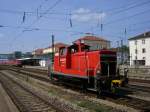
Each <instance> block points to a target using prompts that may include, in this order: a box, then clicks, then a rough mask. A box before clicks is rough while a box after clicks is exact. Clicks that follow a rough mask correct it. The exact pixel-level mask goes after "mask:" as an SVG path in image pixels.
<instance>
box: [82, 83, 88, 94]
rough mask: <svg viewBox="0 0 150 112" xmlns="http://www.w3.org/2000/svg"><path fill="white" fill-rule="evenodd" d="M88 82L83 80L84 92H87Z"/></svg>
mask: <svg viewBox="0 0 150 112" xmlns="http://www.w3.org/2000/svg"><path fill="white" fill-rule="evenodd" d="M86 84H87V83H86V82H85V81H83V83H82V85H81V89H82V93H86V92H87V85H86Z"/></svg>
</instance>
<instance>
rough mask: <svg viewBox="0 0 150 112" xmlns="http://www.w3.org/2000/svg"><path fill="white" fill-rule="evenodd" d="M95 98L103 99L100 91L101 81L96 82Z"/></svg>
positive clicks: (101, 90)
mask: <svg viewBox="0 0 150 112" xmlns="http://www.w3.org/2000/svg"><path fill="white" fill-rule="evenodd" d="M97 98H102V99H104V92H103V89H102V83H101V81H97Z"/></svg>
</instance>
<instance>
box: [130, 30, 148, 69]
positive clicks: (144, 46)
mask: <svg viewBox="0 0 150 112" xmlns="http://www.w3.org/2000/svg"><path fill="white" fill-rule="evenodd" d="M129 50H130V65H145V66H150V32H145V33H143V34H140V35H137V36H135V37H133V38H130V39H129Z"/></svg>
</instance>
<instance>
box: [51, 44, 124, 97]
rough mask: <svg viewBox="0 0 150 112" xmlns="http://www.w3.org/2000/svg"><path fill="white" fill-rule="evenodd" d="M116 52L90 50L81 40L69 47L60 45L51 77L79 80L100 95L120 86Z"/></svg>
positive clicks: (82, 84) (85, 87)
mask: <svg viewBox="0 0 150 112" xmlns="http://www.w3.org/2000/svg"><path fill="white" fill-rule="evenodd" d="M116 57H117V56H116V52H114V51H111V50H96V51H90V50H89V46H88V45H85V44H83V43H81V42H79V43H74V44H73V45H71V46H68V47H60V48H59V52H58V53H56V54H55V56H54V63H53V67H51V70H50V71H49V72H50V78H51V80H53V79H58V80H63V81H64V80H65V81H67V82H69V81H70V82H78V84H80V85H81V86H82V87H83V89H92V90H95V91H97V93H98V94H99V95H101V93H103V92H104V91H109V92H111V91H112V87H114V86H116V85H117V86H120V85H121V84H122V82H121V80H120V79H119V78H118V76H117V75H116V64H117V61H116V60H117V59H116Z"/></svg>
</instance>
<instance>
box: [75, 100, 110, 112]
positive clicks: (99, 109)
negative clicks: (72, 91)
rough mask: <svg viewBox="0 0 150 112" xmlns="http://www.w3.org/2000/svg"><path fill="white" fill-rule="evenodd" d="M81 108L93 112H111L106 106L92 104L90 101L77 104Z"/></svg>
mask: <svg viewBox="0 0 150 112" xmlns="http://www.w3.org/2000/svg"><path fill="white" fill-rule="evenodd" d="M77 105H78V106H80V107H84V108H88V109H89V110H91V112H111V109H109V108H107V109H106V107H105V106H102V105H99V104H96V103H93V102H90V101H80V102H78V104H77Z"/></svg>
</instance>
